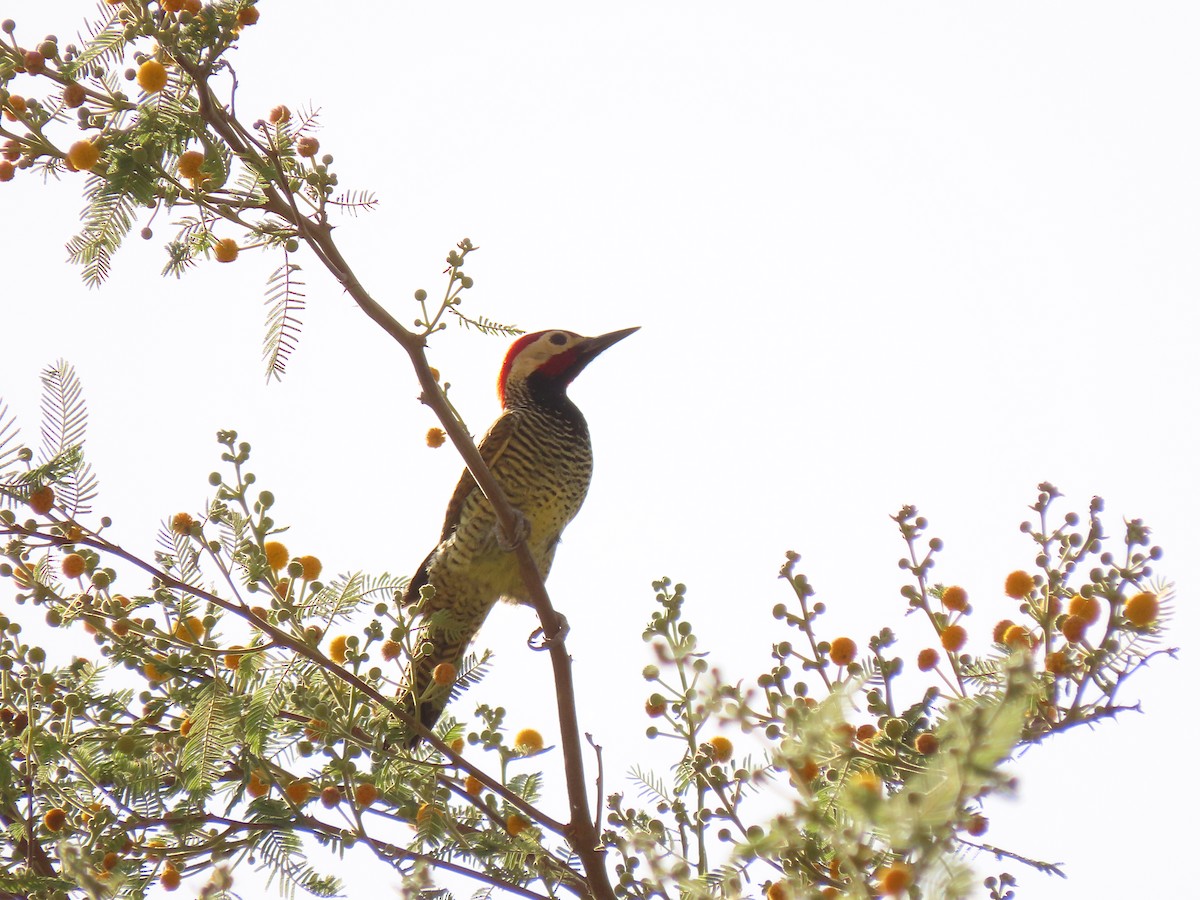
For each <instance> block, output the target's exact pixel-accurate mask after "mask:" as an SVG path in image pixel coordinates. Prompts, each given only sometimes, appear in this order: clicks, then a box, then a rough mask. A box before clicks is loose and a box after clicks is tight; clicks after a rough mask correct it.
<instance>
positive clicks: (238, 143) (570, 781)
mask: <svg viewBox="0 0 1200 900" xmlns="http://www.w3.org/2000/svg"><path fill="white" fill-rule="evenodd" d="M177 62H178V63H179V65H180V67H181V68H183V69H184V70H185V71H186V72H187V74H188V75H190V76H191V77H192V80H193V82H194V83H195V86H196V93H197V98H198V105H199V111H200V115H201V117H202V118H203V119H204V121H205V122H206V123H207V124H208V126H209V127H210V128H212V129H213V131H214V132H216V133H217V134H218V135H220V137H221V138H222V139H223V140H224V141H225V142H226V143H227V144H228V145H229V147H230V149H231V150H233V151H234V152H235V153H237V154H239V155H241V156H242V157H243V158H248V159H252V160H254V165H255V166H256V167H257V168H259V170H260V171H263V172H269V171H271V170H272V169H273V168H274V170H275V172H276V175H275V177H274V179H273V183H268V184H265V185H264V186H263V192H264V195H265V197H266V208H267V210H268V211H270V212H272V213H274V214H275V215H277V216H279V217H280V218H281V219H283V220H285V221H287V222H288V223H289V224H291V225H292V226H294V227H295V228H296V230H297V233H298V234H299V235H300V237H301V238H302V239H303V240H304V242H305V243H306V244H308V246H309V247H310V248H311V249H312V250H313V252H314V254H315V255H316V256H317V258H318V259H320V260H321V262H322V264H323V265H324V266H325V267H326V268H327V269H328V270H329V272H330V273H331V274H332V275H333V276H334V277H335V278H336V279H337V280H338V281H339V282H340V283H341V285H342V287H343V288H344V289H345V291H346V292H347V293H348V294H349V295H350V297H351V298H352V299H353V300H354V302H355V303H356V304H357V305H358V307H359V308H360V309H361V310H362V311H363V312H364V313H365V314H366V315H367V317H368V318H370V319H371V321H373V322H374V323H375V324H376V325H378V326H379V327H380V328H381V329H383V331H384V333H385V334H387V335H389V336H390V337H391V338H392V339H393V340H395V341H396V343H398V344H399V345H400V346H401V347H402V348H403V349H404V351H405V353H407V354H408V357H409V360H410V361H411V362H412V366H413V369H414V371H415V372H416V375H417V380H418V381H419V382H420V385H421V401H422V402H423V403H425V404H426V405H427V406H429V408H430V409H432V410H433V413H434V415H436V416H437V418H438V421H439V422H441V424H442V428H443V430H444V431H445V432H446V435H447V437H449V438H450V440H451V441H452V442H453V443H454V447H455V449H457V450H458V452H459V454H460V455H461V456H462V458H463V462H464V463H465V464H466V467H467V469H468V470H469V471H470V472H471V476H472V477H473V478H474V479H475V482H476V484H478V485H479V489H480V490H481V491H482V492H483V495H484V496H485V497H486V498H487V500H488V502H489V503H490V504H491V505H492V509H493V510H494V511H495V513H496V519H497V522H498V523H499V525H500V528H501V530H502V532H503V534H504V536H505V538H506V539H507V541H508V542H509V543H511V544H514V545H515V546H516V549H515V550H514V552H515V553H516V555H517V562H518V565H519V567H520V571H521V577H522V579H523V580H524V582H525V586H526V588H527V589H528V591H529V596H530V601H531V605H532V606H533V608H534V610H535V611H536V612H537V616H538V619H539V621H540V622H541V626H542V630H543V633H544V634H545V636H546V640H547V645H548V646H549V650H550V660H551V666H552V669H553V672H554V681H555V686H556V691H555V693H556V696H557V704H558V718H559V729H560V733H561V740H562V748H563V764H564V767H565V770H566V771H565V774H566V781H567V796H568V804H569V807H570V813H571V815H570V821H569V823H568V824H567V827H566V831H565V836H566V838H567V840H568V841H569V842H570V844H571V846H572V849H574V851H575V852H576V853H577V854H578V856H579V858H580V860H581V861H582V863H583V867H584V871H585V873H586V875H587V881H588V886H589V888H590V891H591V894H592V896H594V897H597V898H604V900H609V898H613V897H614V896H615V895H614V893H613V888H612V885H611V883H610V882H609V878H608V872H607V870H606V868H605V865H604V850H603V848H602V847H601V844H600V835H599V833H598V831H597V829H596V827H595V825H594V823H593V820H592V816H591V812H590V809H589V802H588V788H587V782H586V775H585V769H584V763H583V744H582V741H581V740H580V731H579V722H578V718H577V716H576V709H575V689H574V683H573V680H572V676H571V656H570V654H569V653H568V652H567V648H566V644H565V642H564V640H563V637H564V635H563V634H562V631H563V619H562V617H561V616H559V614H558V613H557V612H556V611H555V609H554V605H553V604H552V603H551V601H550V597H549V595H548V594H547V593H546V586H545V584H543V582H542V578H541V575H540V573H539V572H538V568H537V565H536V563H535V562H534V559H533V555H532V554H531V553H530V551H529V547H528V546H527V545H526V543H525V541H524V540H523V539H521V536H520V532H519V529H518V526H517V518H516V514H515V512H514V510H513V506H512V504H511V503H509V501H508V498H507V497H506V496H505V495H504V491H503V490H502V489H501V487H500V485H499V483H498V482H497V481H496V479H495V478H494V477H493V476H492V473H491V471H490V470H489V469H488V467H487V464H486V463H485V462H484V461H483V457H482V456H480V455H479V450H478V449H477V448H476V446H475V442H474V441H473V440H472V439H471V436H470V434H468V433H467V430H466V428H465V427H464V426H463V425H462V424H461V422H460V421H459V420H458V417H457V416H456V415H455V413H454V410H453V408H452V407H451V406H450V404H449V402H448V401H447V400H446V397H445V395H444V394H443V393H442V391H441V389H440V388H439V386H438V383H437V380H436V379H435V378H434V376H433V372H432V371H431V369H430V367H429V361H428V360H427V359H426V357H425V340H424V338H423V337H422V336H420V335H418V334H416V333H414V332H412V331H409V330H408V329H407V328H405V327H404V326H403V325H401V324H400V323H399V322H398V321H397V320H396V319H395V318H394V317H393V316H392V315H391V314H390V313H389V312H388V311H387V310H386V309H384V308H383V306H382V305H380V304H379V302H378V301H377V300H375V298H374V297H372V296H371V295H370V293H369V292H368V291H367V289H366V288H365V287H364V286H363V284H362V282H360V281H359V280H358V277H357V276H356V275H355V274H354V271H353V269H352V268H351V267H350V264H349V263H348V262H347V261H346V259H345V257H344V256H343V255H342V253H341V250H340V249H339V247H338V246H337V244H336V243H335V241H334V240H333V229H332V227H331V226H330V225H329V224H328V222H326V221H324V220H321V221H313V220H312V219H310V218H309V217H307V216H304V215H302V214H301V213H300V211H299V209H298V208H297V206H296V205H295V202H294V200H293V198H292V193H291V191H290V190H288V187H287V179H286V178H285V177H282V173H280V172H279V171H278V167H277V166H272V165H271V163H270V162H269V161H268V160H267V159H265V158H264V153H263V152H262V151H263V148H262V147H261V145H259V144H258V142H257V141H254V140H253V138H252V137H251V136H250V135H249V133H248V132H247V131H246V130H245V128H244V127H243V126H242V125H241V123H240V122H238V121H237V120H236V119H234V118H233V116H232V115H231V114H230V112H229V110H227V109H226V107H225V106H224V104H223V103H222V102H221V101H220V99H219V98H218V97H217V96H216V95H215V94H214V93H213V90H212V88H211V87H209V84H208V74H209V73H208V71H207V70H205V69H204V68H203V67H201V66H197V65H195V64H194V63H191V62H189V61H187V60H182V59H180V60H177ZM292 643H296V644H298V642H292ZM301 646H302V645H301ZM305 649H307V648H305ZM306 655H307V654H306ZM380 699H382V698H380ZM385 705H387V706H388V708H389V709H390V708H391V706H390V704H386V703H385ZM418 733H420V734H421V736H422V737H424V738H426V739H432V741H431V742H432V743H433V744H434V746H437V747H438V748H439V749H442V750H445V749H448V748H444V745H442V744H441V742H440V741H437V740H436V738H434V736H433V735H432V733H431V732H429V731H428V730H427V729H425V728H420V729H418ZM538 818H539V819H541V820H543V821H544V820H545V816H541V815H539V816H538Z"/></svg>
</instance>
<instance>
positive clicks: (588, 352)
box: [577, 325, 642, 364]
mask: <svg viewBox="0 0 1200 900" xmlns="http://www.w3.org/2000/svg"><path fill="white" fill-rule="evenodd" d="M641 327H642V326H641V325H635V326H633V328H622V329H621V330H620V331H610V332H609V333H608V334H601V335H598V336H596V337H593V338H587V339H586V340H584V341H581V342H580V343H579V344H578V345H577V348H578V353H579V358H580V359H581V360H582V361H583V362H584V363H585V364H587V363H589V362H591V361H592V360H593V359H595V358H596V357H597V356H599V355H600V354H601V353H603V352H604V351H605V350H607V349H608V348H609V347H611V346H612V345H613V344H615V343H616V342H617V341H620V340H624V339H625V338H627V337H629V336H630V335H631V334H633V333H634V332H635V331H638V330H639V329H640V328H641Z"/></svg>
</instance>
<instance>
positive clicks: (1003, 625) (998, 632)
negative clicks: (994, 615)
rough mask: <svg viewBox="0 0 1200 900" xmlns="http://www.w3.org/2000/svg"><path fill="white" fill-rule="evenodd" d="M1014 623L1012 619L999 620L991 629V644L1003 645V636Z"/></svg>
mask: <svg viewBox="0 0 1200 900" xmlns="http://www.w3.org/2000/svg"><path fill="white" fill-rule="evenodd" d="M1015 624H1016V623H1015V622H1013V620H1012V619H1001V620H1000V621H999V622H997V623H996V627H995V628H993V629H992V643H993V644H1003V643H1004V635H1005V634H1007V633H1008V629H1010V628H1012V627H1013V625H1015Z"/></svg>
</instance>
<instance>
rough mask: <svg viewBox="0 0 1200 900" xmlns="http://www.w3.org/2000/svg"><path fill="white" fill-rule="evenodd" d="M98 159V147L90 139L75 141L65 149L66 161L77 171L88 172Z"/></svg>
mask: <svg viewBox="0 0 1200 900" xmlns="http://www.w3.org/2000/svg"><path fill="white" fill-rule="evenodd" d="M99 161H100V148H99V147H97V146H96V145H95V144H93V143H92V142H91V141H76V142H75V143H74V144H72V145H71V149H70V150H68V151H67V162H69V163H70V164H71V165H72V166H74V168H75V170H76V171H77V172H88V171H90V170H91V169H92V167H93V166H95V165H96V163H98V162H99Z"/></svg>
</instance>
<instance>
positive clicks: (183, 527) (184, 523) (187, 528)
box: [171, 512, 196, 534]
mask: <svg viewBox="0 0 1200 900" xmlns="http://www.w3.org/2000/svg"><path fill="white" fill-rule="evenodd" d="M195 524H196V520H195V519H193V518H192V517H191V514H189V513H185V512H178V513H175V515H173V516H172V517H171V530H172V531H173V532H175V533H176V534H190V533H191V531H192V526H193V525H195Z"/></svg>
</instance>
